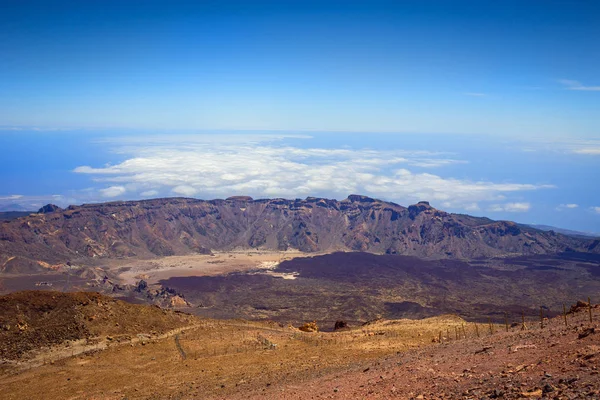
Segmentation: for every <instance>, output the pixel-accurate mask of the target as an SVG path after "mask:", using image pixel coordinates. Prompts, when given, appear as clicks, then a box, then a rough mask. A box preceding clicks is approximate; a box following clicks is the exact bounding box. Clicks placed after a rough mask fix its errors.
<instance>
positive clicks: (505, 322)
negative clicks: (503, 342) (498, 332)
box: [504, 313, 508, 332]
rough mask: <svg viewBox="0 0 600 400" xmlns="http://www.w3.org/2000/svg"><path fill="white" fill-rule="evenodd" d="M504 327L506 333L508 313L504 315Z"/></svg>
mask: <svg viewBox="0 0 600 400" xmlns="http://www.w3.org/2000/svg"><path fill="white" fill-rule="evenodd" d="M504 325H505V326H506V332H508V313H504Z"/></svg>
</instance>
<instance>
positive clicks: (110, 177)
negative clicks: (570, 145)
mask: <svg viewBox="0 0 600 400" xmlns="http://www.w3.org/2000/svg"><path fill="white" fill-rule="evenodd" d="M243 139H244V138H243V137H242V136H240V135H237V140H235V141H232V140H231V141H227V142H226V143H220V142H218V141H217V142H216V143H210V142H200V141H194V140H185V139H184V138H182V139H180V140H177V141H173V140H171V141H170V142H169V141H166V140H164V141H160V143H159V144H158V145H157V143H153V142H151V141H147V142H146V143H134V144H133V145H132V144H127V145H126V146H125V147H126V148H122V147H121V148H119V151H122V152H124V153H127V154H126V156H127V157H126V159H125V160H124V161H123V162H121V163H118V164H115V165H109V166H104V167H99V168H97V167H92V166H80V167H77V168H76V169H75V170H74V171H75V172H76V173H80V174H86V175H89V176H91V177H92V178H93V180H95V181H97V182H103V183H109V184H112V185H115V186H111V187H109V188H107V189H103V190H102V191H101V194H102V195H103V196H105V197H109V195H110V197H114V196H117V195H121V194H123V193H125V187H126V188H127V192H128V193H140V194H141V195H142V196H153V195H155V193H158V192H161V193H169V192H170V193H172V194H174V195H178V196H187V197H191V196H198V197H201V198H215V197H216V198H223V197H228V196H232V195H249V196H253V197H255V198H264V197H285V198H300V197H306V196H323V197H333V198H338V199H343V198H345V197H346V196H347V195H348V194H351V193H360V194H365V195H369V196H373V197H378V198H382V199H385V200H392V201H396V202H399V203H401V204H410V203H413V202H416V201H419V200H429V201H432V202H434V205H437V206H443V207H445V208H460V209H465V210H469V211H472V210H478V209H479V208H480V206H479V203H480V202H499V201H503V200H504V199H505V198H506V197H507V196H509V195H510V194H511V193H515V192H523V191H532V190H539V189H547V188H553V186H552V185H538V184H531V183H497V182H488V181H471V180H467V179H457V178H452V177H444V176H442V175H440V174H432V173H428V172H423V171H422V170H419V168H434V167H437V168H442V167H444V166H448V165H454V164H460V163H464V162H465V161H463V160H457V159H455V158H449V157H447V154H444V153H435V152H428V151H412V150H411V151H408V150H373V149H350V148H303V147H296V146H291V145H277V143H274V142H266V143H265V142H262V141H261V140H260V139H258V140H253V141H250V142H249V141H245V140H243ZM410 167H414V168H416V170H412V168H411V169H408V168H410ZM149 192H150V193H151V194H149ZM515 204H518V203H515Z"/></svg>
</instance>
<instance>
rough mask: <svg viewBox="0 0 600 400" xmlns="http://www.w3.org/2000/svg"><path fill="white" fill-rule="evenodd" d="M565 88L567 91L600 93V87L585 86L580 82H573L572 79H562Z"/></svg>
mask: <svg viewBox="0 0 600 400" xmlns="http://www.w3.org/2000/svg"><path fill="white" fill-rule="evenodd" d="M559 82H560V83H562V84H563V85H564V86H565V89H567V90H581V91H588V92H600V86H584V85H582V84H581V83H580V82H578V81H573V80H570V79H561V80H559Z"/></svg>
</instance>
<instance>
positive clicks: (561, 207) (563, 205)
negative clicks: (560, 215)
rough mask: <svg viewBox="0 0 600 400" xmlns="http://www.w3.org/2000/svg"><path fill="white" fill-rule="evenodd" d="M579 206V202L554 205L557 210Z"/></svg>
mask: <svg viewBox="0 0 600 400" xmlns="http://www.w3.org/2000/svg"><path fill="white" fill-rule="evenodd" d="M577 207H579V204H574V203H570V204H559V205H558V207H556V210H557V211H562V210H564V209H574V208H577Z"/></svg>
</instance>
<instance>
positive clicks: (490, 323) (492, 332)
mask: <svg viewBox="0 0 600 400" xmlns="http://www.w3.org/2000/svg"><path fill="white" fill-rule="evenodd" d="M488 324H489V325H490V335H493V334H494V329H493V328H492V317H488Z"/></svg>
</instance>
